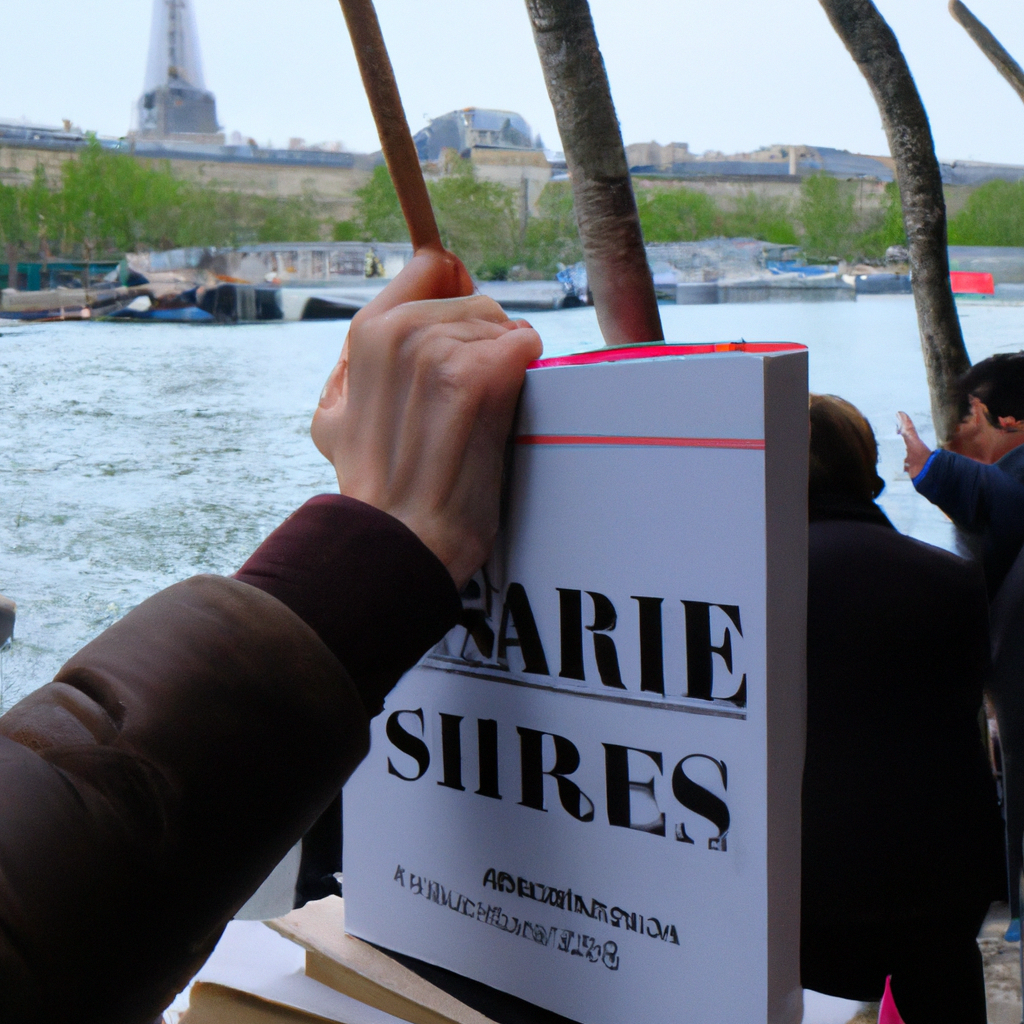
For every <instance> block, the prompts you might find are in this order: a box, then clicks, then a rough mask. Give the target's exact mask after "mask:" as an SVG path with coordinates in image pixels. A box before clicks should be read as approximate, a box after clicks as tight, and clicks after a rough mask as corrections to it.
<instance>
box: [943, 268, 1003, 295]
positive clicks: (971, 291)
mask: <svg viewBox="0 0 1024 1024" xmlns="http://www.w3.org/2000/svg"><path fill="white" fill-rule="evenodd" d="M949 283H950V284H951V285H952V286H953V291H954V292H955V293H956V294H958V295H994V294H995V290H996V287H995V282H994V281H993V279H992V275H991V274H976V273H973V272H968V271H966V270H951V271H950V273H949Z"/></svg>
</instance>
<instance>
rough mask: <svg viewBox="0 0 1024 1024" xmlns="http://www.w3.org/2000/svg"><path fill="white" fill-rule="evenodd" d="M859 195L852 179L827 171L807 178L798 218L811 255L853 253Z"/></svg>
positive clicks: (828, 256) (827, 257) (835, 256)
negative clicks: (856, 205) (852, 184)
mask: <svg viewBox="0 0 1024 1024" xmlns="http://www.w3.org/2000/svg"><path fill="white" fill-rule="evenodd" d="M855 199H856V196H855V194H854V190H853V188H851V187H850V185H849V183H848V182H845V181H839V180H838V179H837V178H833V177H831V176H830V175H828V174H825V173H824V172H820V173H818V174H812V175H811V176H810V177H808V178H804V180H803V182H802V183H801V185H800V202H799V204H798V205H797V218H798V219H799V221H800V223H801V225H802V226H803V229H804V234H803V248H804V252H805V253H806V254H807V256H808V257H809V258H811V259H820V260H830V259H838V258H843V257H846V256H848V255H849V254H850V250H851V245H852V243H853V239H854V234H855V231H856V227H857V215H856V212H855V211H854V202H855Z"/></svg>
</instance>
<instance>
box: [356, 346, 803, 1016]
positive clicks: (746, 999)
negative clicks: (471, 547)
mask: <svg viewBox="0 0 1024 1024" xmlns="http://www.w3.org/2000/svg"><path fill="white" fill-rule="evenodd" d="M807 441H808V425H807V358H806V351H805V350H803V349H802V348H801V347H800V346H796V345H755V344H743V343H740V344H726V345H705V346H681V345H659V346H647V347H643V348H637V349H628V350H606V351H603V352H595V353H587V354H584V355H578V356H571V357H566V358H561V359H549V360H541V361H540V362H539V363H538V364H536V365H535V366H534V367H532V368H531V369H530V370H529V371H528V372H527V379H526V384H525V387H524V390H523V396H522V402H521V407H520V412H519V416H518V419H517V427H516V432H515V438H514V445H513V446H512V447H513V455H512V458H511V472H510V477H509V480H510V483H509V488H508V494H507V497H506V508H505V512H504V520H503V522H504V526H503V531H502V535H501V537H500V539H499V544H498V547H497V549H496V551H495V554H494V556H493V557H492V559H491V561H490V562H489V563H488V565H487V566H486V568H485V570H484V571H483V572H481V573H480V574H478V576H477V577H476V579H475V580H474V581H473V582H472V583H471V584H470V586H469V588H467V591H466V592H465V594H464V613H463V621H462V623H461V624H460V625H459V626H457V627H456V628H455V629H454V630H452V632H451V633H450V634H449V635H448V636H447V637H446V638H445V639H444V640H443V641H442V642H441V643H440V644H439V645H438V646H437V647H436V648H435V649H434V650H432V651H431V652H430V653H429V654H428V655H427V656H426V657H425V658H424V659H423V661H422V662H421V663H420V664H419V665H418V666H417V667H416V668H414V669H413V670H412V671H410V672H409V673H408V674H407V675H406V676H405V677H404V678H403V679H402V681H401V682H400V683H399V685H398V686H397V687H396V689H395V690H394V691H393V692H392V693H391V694H390V696H389V697H388V700H387V704H386V707H385V709H384V712H383V713H382V714H381V715H379V716H378V717H377V718H376V719H375V720H374V722H373V734H372V748H371V751H370V754H369V756H368V757H367V759H366V760H365V762H364V763H363V764H362V765H361V766H360V768H359V769H358V771H357V772H356V773H355V775H354V776H353V777H352V779H351V780H350V781H349V783H348V784H347V785H346V788H345V801H344V807H345V901H346V906H347V922H346V927H347V929H348V931H349V932H350V933H351V934H353V935H356V936H358V937H360V938H362V939H366V940H368V941H371V942H375V943H378V944H380V945H382V946H384V947H386V948H389V949H393V950H396V951H398V952H401V953H405V954H408V955H411V956H414V957H418V958H420V959H422V960H426V961H429V962H431V963H434V964H438V965H441V966H443V967H446V968H449V969H451V970H454V971H457V972H459V973H461V974H463V975H466V976H468V977H471V978H475V979H477V980H478V981H481V982H484V983H486V984H488V985H491V986H493V987H494V988H497V989H501V990H503V991H505V992H509V993H512V994H514V995H516V996H520V997H521V998H523V999H527V1000H529V1001H531V1002H533V1003H535V1004H537V1005H539V1006H543V1007H546V1008H548V1009H550V1010H553V1011H555V1012H557V1013H559V1014H562V1015H564V1016H566V1017H568V1018H570V1019H572V1020H576V1021H580V1022H583V1024H623V1022H625V1021H629V1022H632V1024H669V1022H673V1024H679V1022H693V1024H698V1022H699V1024H713V1022H719V1021H720V1022H727V1024H733V1022H735V1024H740V1022H743V1024H746V1022H761V1021H768V1022H770V1024H795V1022H797V1021H799V1020H800V1015H801V1002H800V985H799V904H800V869H799V859H800V782H801V773H802V767H803V741H804V686H805V680H804V650H805V602H806V560H807Z"/></svg>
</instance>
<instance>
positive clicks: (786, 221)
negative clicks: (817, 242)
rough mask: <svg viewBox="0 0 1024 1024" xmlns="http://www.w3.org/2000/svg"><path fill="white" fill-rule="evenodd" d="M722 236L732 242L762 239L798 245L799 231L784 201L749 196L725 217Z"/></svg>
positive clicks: (748, 194) (742, 199)
mask: <svg viewBox="0 0 1024 1024" xmlns="http://www.w3.org/2000/svg"><path fill="white" fill-rule="evenodd" d="M723 234H725V235H726V236H728V237H729V238H759V239H760V240H761V241H762V242H774V243H775V244H776V245H796V243H797V236H796V228H795V227H794V226H793V221H792V218H791V217H790V213H789V203H787V202H786V201H785V200H784V199H771V198H769V197H767V196H759V195H758V194H757V193H756V192H748V193H747V194H746V195H745V196H743V197H742V198H741V199H740V200H739V201H738V202H737V203H736V207H735V209H733V210H731V211H730V212H729V213H727V214H725V215H724V231H723Z"/></svg>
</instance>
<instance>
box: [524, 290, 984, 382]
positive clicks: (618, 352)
mask: <svg viewBox="0 0 1024 1024" xmlns="http://www.w3.org/2000/svg"><path fill="white" fill-rule="evenodd" d="M975 276H978V275H975ZM989 276H990V277H991V275H989ZM955 290H956V289H955V288H954V291H955ZM806 347H807V346H806V345H798V344H796V343H795V342H792V341H720V342H714V343H712V344H697V345H685V344H678V343H676V344H670V345H665V344H663V343H662V342H652V343H651V344H650V345H624V346H622V347H621V348H599V349H595V350H594V351H592V352H577V353H576V354H575V355H571V356H549V357H548V358H547V359H543V358H541V359H538V360H537V361H536V362H533V363H530V367H529V368H530V369H531V370H532V369H534V368H535V367H538V366H585V365H589V364H591V363H619V362H622V361H624V360H626V359H656V358H658V357H659V356H703V355H708V354H710V353H712V352H753V353H754V354H757V353H761V352H800V351H802V350H803V349H805V348H806Z"/></svg>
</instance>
